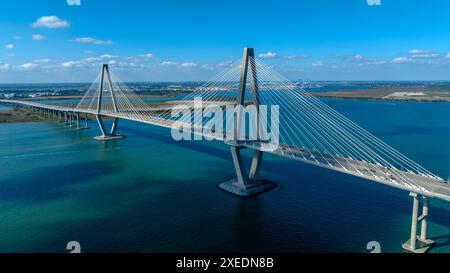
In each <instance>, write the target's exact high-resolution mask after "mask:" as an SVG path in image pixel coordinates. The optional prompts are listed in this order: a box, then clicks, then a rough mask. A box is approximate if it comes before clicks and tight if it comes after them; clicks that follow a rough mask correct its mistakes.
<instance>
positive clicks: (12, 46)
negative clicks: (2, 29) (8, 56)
mask: <svg viewBox="0 0 450 273" xmlns="http://www.w3.org/2000/svg"><path fill="white" fill-rule="evenodd" d="M5 48H6V49H13V48H14V45H13V44H7V45H5Z"/></svg>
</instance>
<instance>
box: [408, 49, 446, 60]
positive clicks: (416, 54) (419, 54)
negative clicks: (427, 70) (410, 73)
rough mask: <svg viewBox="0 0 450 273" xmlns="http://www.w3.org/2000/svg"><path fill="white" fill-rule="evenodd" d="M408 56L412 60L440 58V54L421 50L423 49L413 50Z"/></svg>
mask: <svg viewBox="0 0 450 273" xmlns="http://www.w3.org/2000/svg"><path fill="white" fill-rule="evenodd" d="M408 54H409V55H411V58H422V59H430V58H436V57H438V56H439V54H437V53H436V52H433V51H431V50H421V49H411V50H409V51H408Z"/></svg>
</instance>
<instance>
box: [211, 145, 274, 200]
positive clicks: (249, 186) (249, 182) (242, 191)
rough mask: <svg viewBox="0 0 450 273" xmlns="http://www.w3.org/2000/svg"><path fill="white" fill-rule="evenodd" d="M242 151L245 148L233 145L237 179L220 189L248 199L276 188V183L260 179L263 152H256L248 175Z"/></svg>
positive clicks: (221, 186)
mask: <svg viewBox="0 0 450 273" xmlns="http://www.w3.org/2000/svg"><path fill="white" fill-rule="evenodd" d="M242 149H245V147H243V146H239V145H237V144H231V156H232V158H233V165H234V169H235V171H236V176H237V178H235V179H232V180H230V181H226V182H224V183H222V184H219V188H221V189H222V190H224V191H227V192H229V193H232V194H235V195H237V196H240V197H247V196H251V195H255V194H258V193H261V192H264V191H267V190H270V189H272V188H274V187H276V185H275V184H274V183H272V182H270V181H267V180H265V179H263V178H260V177H258V173H259V169H260V166H261V162H262V156H263V152H261V151H259V150H255V151H254V153H253V157H252V162H251V166H250V169H249V172H248V174H246V169H245V166H244V162H243V159H242V154H241V150H242Z"/></svg>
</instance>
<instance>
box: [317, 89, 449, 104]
mask: <svg viewBox="0 0 450 273" xmlns="http://www.w3.org/2000/svg"><path fill="white" fill-rule="evenodd" d="M309 93H310V94H311V95H313V96H315V97H319V98H333V99H351V100H378V101H404V102H450V91H435V90H428V89H420V88H417V89H409V88H378V89H361V90H351V91H349V90H337V91H326V92H323V91H319V92H309Z"/></svg>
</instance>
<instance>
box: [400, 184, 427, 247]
mask: <svg viewBox="0 0 450 273" xmlns="http://www.w3.org/2000/svg"><path fill="white" fill-rule="evenodd" d="M409 195H410V196H411V197H412V198H413V209H412V219H411V236H410V238H409V240H408V241H406V242H405V243H404V244H403V245H402V247H403V249H405V250H406V251H409V252H413V253H425V252H427V251H429V250H430V249H431V247H432V246H433V245H434V244H435V242H434V241H433V240H431V239H427V228H428V207H429V197H427V196H422V195H419V194H417V193H413V192H411V193H410V194H409ZM421 199H422V215H420V216H419V205H420V200H421ZM419 222H420V223H421V230H420V236H417V224H418V223H419Z"/></svg>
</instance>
